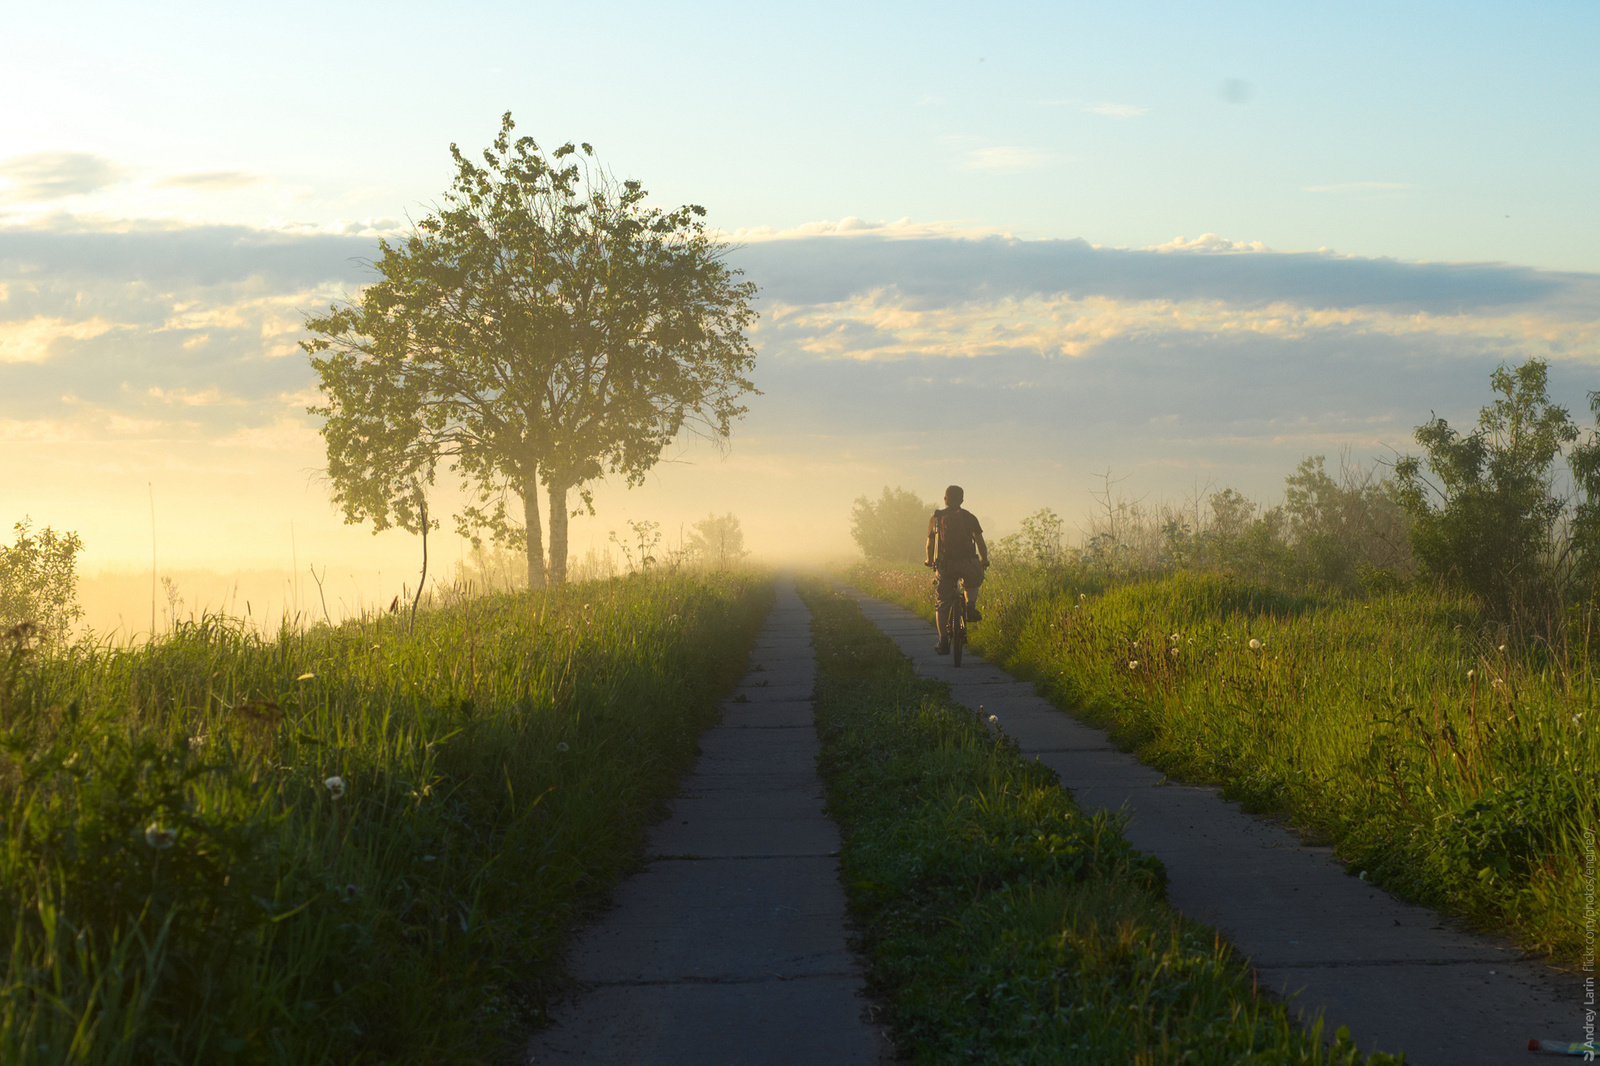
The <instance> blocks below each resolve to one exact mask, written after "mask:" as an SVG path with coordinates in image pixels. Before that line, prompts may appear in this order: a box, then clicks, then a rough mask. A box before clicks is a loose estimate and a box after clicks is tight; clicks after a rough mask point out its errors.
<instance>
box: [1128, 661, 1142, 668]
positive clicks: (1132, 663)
mask: <svg viewBox="0 0 1600 1066" xmlns="http://www.w3.org/2000/svg"><path fill="white" fill-rule="evenodd" d="M1128 669H1129V670H1137V669H1139V660H1138V659H1129V660H1128Z"/></svg>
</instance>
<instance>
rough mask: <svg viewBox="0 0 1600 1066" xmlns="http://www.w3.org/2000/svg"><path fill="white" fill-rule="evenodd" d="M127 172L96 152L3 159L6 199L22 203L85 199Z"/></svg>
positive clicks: (1, 172) (1, 170)
mask: <svg viewBox="0 0 1600 1066" xmlns="http://www.w3.org/2000/svg"><path fill="white" fill-rule="evenodd" d="M124 173H125V171H124V169H123V168H122V167H120V166H118V165H117V164H116V163H113V162H112V161H111V160H109V159H107V158H106V157H104V156H99V155H95V154H93V153H92V152H60V151H57V152H30V153H28V154H26V155H14V156H12V157H10V158H9V159H5V160H0V178H4V179H6V180H7V181H8V182H9V183H10V188H9V189H7V190H6V198H7V199H9V200H12V201H16V202H21V203H44V202H47V201H50V200H62V199H66V198H67V197H69V196H82V195H84V194H85V193H91V192H94V191H95V190H97V189H103V188H105V187H106V186H107V185H111V184H113V183H115V182H116V181H118V180H120V179H121V178H122V177H123V175H124Z"/></svg>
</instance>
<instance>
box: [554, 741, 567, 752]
mask: <svg viewBox="0 0 1600 1066" xmlns="http://www.w3.org/2000/svg"><path fill="white" fill-rule="evenodd" d="M556 750H557V751H566V750H567V742H566V741H564V740H563V741H561V742H560V743H558V744H557V745H556Z"/></svg>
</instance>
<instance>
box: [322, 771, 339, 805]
mask: <svg viewBox="0 0 1600 1066" xmlns="http://www.w3.org/2000/svg"><path fill="white" fill-rule="evenodd" d="M322 785H323V787H324V788H326V789H327V790H328V796H329V798H331V799H343V798H344V778H342V777H337V776H335V777H330V778H327V779H326V780H324V781H323V782H322Z"/></svg>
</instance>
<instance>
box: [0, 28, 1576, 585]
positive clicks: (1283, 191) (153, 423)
mask: <svg viewBox="0 0 1600 1066" xmlns="http://www.w3.org/2000/svg"><path fill="white" fill-rule="evenodd" d="M5 32H6V39H7V48H6V51H7V62H6V63H5V64H4V65H3V66H0V99H4V100H6V101H7V104H6V105H5V111H4V116H5V120H4V122H0V453H3V454H4V456H5V458H4V461H3V463H0V505H3V506H0V521H3V522H4V524H7V525H9V524H10V523H11V522H13V521H16V520H18V519H20V518H22V517H23V516H24V515H27V516H29V517H31V519H32V520H33V522H34V524H35V525H51V526H54V527H56V528H59V529H75V530H78V531H79V532H80V534H81V535H82V536H83V539H84V541H85V545H86V548H85V554H84V557H83V563H84V565H85V566H87V567H89V568H95V567H101V568H119V567H120V568H134V567H139V566H148V565H149V560H150V557H151V551H152V543H151V541H152V530H153V531H154V539H155V542H156V543H155V545H154V547H155V549H156V551H157V553H158V555H159V556H160V558H161V559H162V560H163V562H162V563H161V564H160V565H162V566H175V567H176V566H187V567H214V568H218V569H229V568H236V567H259V568H267V569H270V568H274V567H276V568H282V569H287V568H289V567H291V566H293V567H296V568H300V569H303V568H304V567H305V566H306V565H315V564H317V563H318V562H319V561H320V562H321V563H322V564H324V565H332V566H334V567H335V568H343V569H345V570H354V569H355V568H358V567H360V568H367V569H372V570H379V569H384V570H387V572H389V573H390V574H391V575H392V574H395V573H398V572H400V570H402V569H404V568H406V567H409V566H411V565H413V564H414V560H415V555H416V545H415V543H414V542H412V541H411V540H410V539H409V538H406V537H405V536H404V535H402V534H394V533H386V534H383V535H380V536H377V537H373V536H372V535H370V533H369V532H368V531H367V530H363V529H360V528H354V527H346V526H344V525H343V524H342V523H341V521H340V520H339V517H338V515H337V513H336V512H335V511H334V509H333V508H332V507H331V505H330V504H329V502H328V494H327V490H326V486H325V485H324V483H323V482H322V481H321V480H320V479H319V477H318V473H317V471H318V470H319V468H320V467H321V465H322V464H323V463H324V462H325V456H324V454H323V453H322V450H321V440H320V437H319V436H318V434H317V422H316V420H315V419H314V418H313V417H311V416H309V415H307V413H306V411H305V408H306V407H307V406H308V405H310V404H312V403H315V402H316V399H317V391H316V380H315V375H314V374H313V373H312V372H311V370H310V368H309V367H308V365H307V363H306V360H305V358H304V356H303V354H302V353H301V352H300V350H299V348H298V342H299V340H301V339H302V338H303V337H304V331H303V329H302V323H303V321H304V317H305V315H306V314H307V313H311V312H316V311H319V310H321V309H324V308H326V307H327V306H328V304H329V303H330V302H333V301H336V300H340V299H347V298H354V297H357V296H358V295H359V292H360V289H361V287H362V285H364V284H365V283H367V282H369V281H370V280H371V278H372V273H371V271H370V268H369V267H367V266H366V262H367V261H368V260H370V259H371V258H372V257H373V256H374V255H375V252H376V242H377V240H378V238H379V237H381V236H392V235H395V234H399V233H403V232H405V231H406V229H407V227H408V226H409V225H410V224H411V222H412V221H414V220H416V219H420V218H422V217H424V216H426V215H427V214H428V213H429V211H430V210H432V209H433V208H434V206H435V205H437V204H438V203H439V200H440V197H441V194H442V193H443V192H444V190H445V189H446V188H448V186H449V183H450V181H451V178H452V176H453V167H452V164H451V161H450V156H449V146H450V145H451V144H452V143H457V144H459V145H461V147H462V148H463V150H465V151H468V152H475V151H477V150H479V149H481V148H482V147H484V146H486V145H487V144H488V142H489V141H490V140H491V139H492V138H493V136H494V134H495V132H496V130H497V129H498V126H499V120H500V115H501V114H502V113H503V112H505V111H508V110H509V111H511V112H512V113H513V115H514V116H515V119H516V121H517V124H518V129H519V132H522V133H526V134H529V135H531V136H533V137H534V138H535V139H536V140H538V141H539V142H540V143H541V144H543V145H545V146H547V147H553V146H555V145H558V144H560V143H562V142H563V141H566V140H579V141H587V142H590V143H592V144H593V145H594V146H595V147H596V149H597V151H598V152H599V154H600V156H601V158H602V159H603V160H604V161H605V162H606V163H607V164H608V165H609V166H610V167H611V168H612V169H613V170H614V171H615V172H616V173H618V174H619V175H623V176H628V177H636V178H638V179H640V180H641V181H643V182H644V183H645V185H646V187H647V188H648V189H649V190H650V192H651V194H652V202H656V203H659V204H662V205H663V206H675V205H677V204H679V203H685V202H692V203H698V204H703V205H704V206H705V207H706V209H707V211H708V221H709V222H710V224H711V225H713V226H715V227H716V228H718V229H719V230H720V231H722V232H723V233H724V234H725V235H726V236H727V238H728V239H729V240H730V242H731V243H733V244H734V245H735V247H734V249H733V250H732V251H731V252H730V261H731V262H733V263H734V264H735V265H736V266H738V267H740V268H741V269H743V270H744V271H745V272H746V276H747V277H748V278H749V279H750V280H753V281H755V282H756V283H757V284H758V285H759V286H760V290H761V294H760V296H759V298H758V303H757V307H758V309H759V310H760V312H761V316H762V317H761V319H760V320H759V322H758V323H757V325H756V327H755V328H754V330H753V331H752V334H751V340H752V342H753V343H754V344H755V346H756V350H757V367H756V373H755V381H756V384H757V385H758V387H759V388H760V389H761V394H760V395H759V396H753V397H751V398H750V401H749V406H750V410H749V413H748V414H747V415H746V417H745V418H744V419H743V420H742V421H741V422H740V423H739V424H738V425H737V426H736V429H735V432H734V435H733V437H732V439H731V440H730V441H728V442H726V445H725V446H724V447H722V448H716V447H713V446H711V445H709V444H707V443H705V442H698V441H692V440H686V441H684V442H682V443H681V445H678V446H674V448H673V449H671V450H670V452H669V454H668V456H667V457H666V459H665V461H664V462H663V463H661V464H660V465H659V466H658V467H657V468H656V470H655V471H654V472H653V473H652V475H651V477H650V478H649V479H648V481H647V483H646V484H645V485H644V486H642V487H640V488H636V489H633V490H625V489H624V488H623V487H621V486H618V485H601V486H598V491H597V494H596V507H597V512H598V513H597V514H596V515H595V516H594V517H592V518H580V519H578V520H576V521H575V523H574V529H573V534H574V542H575V548H576V549H577V550H578V551H579V552H580V553H581V552H582V551H583V550H584V549H585V548H586V547H592V546H599V545H603V544H605V542H606V541H607V538H608V535H609V533H610V531H612V530H620V529H623V528H624V523H625V522H626V521H627V520H629V519H633V520H652V521H659V522H661V523H662V525H663V528H664V529H665V530H667V531H668V534H669V537H670V536H673V535H675V531H676V530H678V529H681V528H682V527H683V526H684V525H685V524H687V523H691V522H693V521H694V520H695V519H696V518H699V517H703V516H704V515H706V514H707V513H710V512H716V513H724V512H729V511H731V512H734V513H736V514H738V515H739V516H740V519H741V522H742V523H743V525H744V527H745V529H746V532H747V535H748V537H749V540H750V542H751V546H752V547H754V548H756V549H757V550H758V551H761V552H763V553H765V554H768V555H773V556H776V555H783V554H788V555H799V556H807V557H820V556H825V555H829V554H836V553H843V552H847V551H848V550H849V549H850V541H849V537H848V512H849V506H850V501H851V500H852V499H854V498H855V497H857V496H859V495H862V494H874V495H875V494H876V493H877V492H878V491H879V490H881V488H882V487H883V486H885V485H900V486H904V487H906V488H909V489H912V490H913V491H916V492H918V493H919V494H920V495H922V496H923V497H924V498H926V499H930V500H931V499H933V498H935V497H936V496H937V495H938V494H939V492H940V491H941V490H942V488H943V486H944V485H945V484H948V483H951V482H960V483H962V484H964V485H965V486H966V489H967V499H968V503H969V506H970V507H971V509H972V510H974V511H975V512H976V513H978V514H979V516H980V517H981V518H983V519H984V521H985V525H986V528H988V529H989V530H990V531H991V532H1001V533H1003V532H1005V531H1007V530H1008V529H1014V528H1015V527H1016V525H1017V523H1018V522H1019V521H1020V519H1021V518H1022V517H1023V516H1024V515H1026V514H1028V513H1030V512H1032V511H1034V510H1036V509H1038V508H1039V507H1043V506H1051V507H1054V508H1055V509H1056V510H1058V511H1060V512H1062V513H1063V514H1066V515H1068V516H1069V517H1072V516H1079V515H1082V514H1085V513H1087V512H1088V511H1089V510H1091V509H1092V507H1093V496H1092V493H1093V491H1094V489H1095V487H1096V484H1097V482H1099V481H1100V480H1101V479H1103V478H1104V477H1106V476H1107V475H1110V476H1112V477H1114V478H1116V479H1119V481H1118V484H1119V485H1121V486H1122V487H1123V491H1126V492H1127V493H1129V494H1131V495H1133V496H1136V497H1145V498H1178V497H1182V496H1184V495H1188V494H1193V493H1196V492H1202V493H1203V492H1205V491H1210V490H1214V489H1215V488H1219V487H1222V486H1234V487H1238V488H1240V489H1241V490H1243V491H1245V492H1247V493H1248V494H1251V495H1253V496H1256V497H1258V498H1260V499H1263V500H1270V499H1271V498H1272V497H1273V495H1274V494H1276V493H1280V492H1281V488H1282V481H1283V478H1284V476H1286V475H1287V474H1288V473H1290V472H1291V471H1292V470H1293V469H1294V467H1295V466H1296V464H1298V463H1299V461H1300V460H1301V459H1302V458H1304V457H1306V456H1308V455H1313V454H1327V455H1329V456H1330V457H1332V456H1337V455H1338V454H1340V453H1346V454H1348V455H1350V456H1351V457H1353V458H1354V459H1355V460H1356V461H1358V462H1370V461H1372V460H1374V459H1378V458H1383V457H1389V458H1392V457H1393V456H1394V454H1396V453H1397V452H1403V451H1405V450H1406V449H1407V448H1408V447H1414V445H1413V442H1412V440H1411V433H1412V431H1413V429H1414V427H1415V426H1417V425H1419V424H1421V423H1422V422H1424V421H1426V420H1427V419H1428V418H1429V417H1431V415H1432V414H1434V413H1437V414H1439V415H1442V416H1445V417H1447V418H1449V419H1450V420H1451V421H1452V424H1464V425H1468V424H1470V423H1471V422H1472V421H1473V419H1474V418H1475V415H1476V411H1477V408H1478V407H1479V406H1481V405H1482V404H1483V403H1484V402H1487V400H1488V398H1489V396H1488V391H1487V382H1488V375H1489V373H1490V372H1491V371H1492V370H1493V368H1494V367H1495V366H1497V365H1499V364H1500V363H1501V362H1520V361H1522V360H1523V359H1526V358H1528V357H1531V356H1537V357H1540V358H1545V359H1548V360H1550V361H1551V372H1550V376H1551V387H1552V392H1553V393H1554V394H1555V396H1556V398H1557V399H1558V400H1559V401H1560V402H1562V403H1564V404H1566V405H1567V406H1568V407H1569V408H1571V409H1572V410H1573V412H1574V415H1575V416H1576V417H1578V418H1579V420H1580V421H1584V422H1585V423H1587V422H1588V421H1589V416H1588V402H1587V393H1588V392H1589V391H1590V390H1593V389H1597V388H1600V373H1597V371H1600V353H1597V339H1600V338H1597V333H1600V325H1597V321H1600V213H1597V212H1596V211H1595V209H1594V204H1595V202H1596V196H1595V193H1596V189H1595V180H1596V179H1595V175H1596V174H1600V138H1597V137H1595V136H1594V118H1593V116H1594V115H1595V114H1597V113H1600V67H1597V65H1596V64H1595V63H1594V62H1593V57H1594V56H1595V55H1596V54H1600V8H1597V7H1596V6H1595V5H1594V4H1592V3H1589V2H1587V0H1585V2H1570V3H1533V4H1526V5H1507V4H1464V3H1450V4H1442V3H1441V4H1422V3H1409V4H1407V3H1402V4H1394V3H1386V4H1360V3H1344V4H1329V3H1306V4H1293V5H1285V4H1265V3H1263V4H1206V5H1198V4H1132V3H1130V4H1119V5H1111V4H1094V5H1088V4H1073V3H1050V4H999V5H986V6H985V7H984V8H982V9H981V10H980V9H977V8H974V7H972V5H968V4H963V5H953V4H944V5H941V4H927V3H921V4H916V5H911V4H899V5H896V4H868V5H861V4H849V5H846V4H829V3H812V4H806V5H787V6H783V5H750V4H732V3H727V4H705V3H701V4H696V3H673V4H626V3H603V2H602V3H589V4H582V5H573V4H562V5H554V4H542V3H517V4H510V3H457V4H451V5H440V4H423V3H388V4H384V5H377V4H346V5H333V6H328V5H315V6H313V5H310V4H298V3H286V4H279V5H274V6H273V7H272V8H271V9H270V12H269V13H268V9H261V8H259V7H257V8H247V7H246V6H244V5H216V4H205V5H202V4H198V3H182V2H164V3H162V4H159V5H156V4H134V5H128V4H116V5H114V4H99V3H72V2H67V3H61V4H57V5H27V6H25V7H19V8H18V9H17V10H15V11H10V12H8V13H7V18H6V31H5ZM953 422H954V423H955V424H958V425H960V426H961V427H963V432H962V434H961V439H960V440H959V441H953V440H952V434H951V432H950V430H949V426H950V425H951V424H952V423H953ZM152 513H153V517H152ZM308 560H309V564H308Z"/></svg>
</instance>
